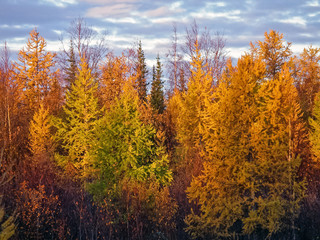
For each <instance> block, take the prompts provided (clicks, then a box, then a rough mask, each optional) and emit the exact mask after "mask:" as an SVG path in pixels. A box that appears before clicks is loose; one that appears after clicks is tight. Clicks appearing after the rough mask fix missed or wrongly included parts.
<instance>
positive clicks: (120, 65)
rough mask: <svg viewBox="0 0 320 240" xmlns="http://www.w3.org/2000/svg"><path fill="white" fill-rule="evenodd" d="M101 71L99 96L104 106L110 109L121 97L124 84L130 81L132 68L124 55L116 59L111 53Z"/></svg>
mask: <svg viewBox="0 0 320 240" xmlns="http://www.w3.org/2000/svg"><path fill="white" fill-rule="evenodd" d="M101 70H102V74H101V79H100V88H99V95H100V98H101V101H102V103H103V105H104V106H106V108H110V106H111V105H112V103H114V101H115V99H116V98H119V97H120V95H121V93H122V91H123V86H124V83H125V82H126V81H127V79H128V75H129V70H130V68H129V66H128V63H127V58H126V57H125V56H124V54H122V56H120V57H116V56H114V55H113V54H112V53H109V54H108V55H107V60H106V61H105V63H104V64H103V65H102V68H101Z"/></svg>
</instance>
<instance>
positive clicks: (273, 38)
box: [250, 30, 292, 78]
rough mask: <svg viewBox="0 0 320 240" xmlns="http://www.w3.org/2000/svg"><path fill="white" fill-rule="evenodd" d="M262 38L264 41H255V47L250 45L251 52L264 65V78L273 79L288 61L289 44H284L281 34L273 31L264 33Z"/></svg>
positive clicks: (290, 52) (289, 55)
mask: <svg viewBox="0 0 320 240" xmlns="http://www.w3.org/2000/svg"><path fill="white" fill-rule="evenodd" d="M264 37H265V39H264V41H257V42H256V45H254V44H252V43H250V45H251V51H252V52H254V53H255V54H257V55H258V56H259V57H262V59H263V61H264V62H265V63H266V68H267V73H266V76H267V77H268V78H273V77H275V76H276V74H277V73H279V72H280V70H281V67H282V65H283V64H284V63H285V62H288V60H289V59H290V57H291V55H292V51H291V49H290V46H291V43H290V42H285V40H284V39H283V34H280V33H279V32H276V31H274V30H271V31H270V32H269V33H268V32H265V34H264Z"/></svg>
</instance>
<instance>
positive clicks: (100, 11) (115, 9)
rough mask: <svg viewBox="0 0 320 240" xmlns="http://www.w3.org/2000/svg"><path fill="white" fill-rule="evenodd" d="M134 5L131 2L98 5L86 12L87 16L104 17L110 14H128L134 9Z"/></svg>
mask: <svg viewBox="0 0 320 240" xmlns="http://www.w3.org/2000/svg"><path fill="white" fill-rule="evenodd" d="M136 8H137V7H136V6H135V5H133V4H126V3H120V4H114V5H106V6H100V7H93V8H90V9H89V10H88V12H87V13H86V16H87V17H92V18H106V17H110V16H118V17H119V16H130V14H131V13H132V11H134V10H136Z"/></svg>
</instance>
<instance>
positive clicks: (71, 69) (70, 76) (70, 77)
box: [65, 40, 78, 89]
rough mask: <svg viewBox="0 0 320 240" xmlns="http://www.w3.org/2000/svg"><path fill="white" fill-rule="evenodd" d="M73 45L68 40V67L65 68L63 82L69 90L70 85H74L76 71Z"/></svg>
mask: <svg viewBox="0 0 320 240" xmlns="http://www.w3.org/2000/svg"><path fill="white" fill-rule="evenodd" d="M73 45H74V44H73V42H72V40H70V47H69V55H68V59H67V62H68V63H69V66H67V67H66V70H65V74H66V77H65V80H66V81H67V86H68V87H69V89H70V88H71V86H72V84H74V81H75V79H76V75H77V70H78V69H77V63H76V58H75V53H74V46H73Z"/></svg>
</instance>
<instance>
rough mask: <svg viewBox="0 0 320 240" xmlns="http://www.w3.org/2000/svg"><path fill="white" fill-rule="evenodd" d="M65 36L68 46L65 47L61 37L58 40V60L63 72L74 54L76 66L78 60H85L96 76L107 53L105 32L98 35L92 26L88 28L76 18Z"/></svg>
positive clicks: (81, 19) (81, 20)
mask: <svg viewBox="0 0 320 240" xmlns="http://www.w3.org/2000/svg"><path fill="white" fill-rule="evenodd" d="M66 34H67V35H68V40H69V42H68V43H69V45H68V46H66V42H65V40H64V38H63V36H61V38H60V41H61V43H62V51H61V53H60V55H59V60H60V67H61V68H62V70H63V72H65V71H66V70H67V69H68V68H69V67H70V59H71V58H72V56H71V55H72V54H74V60H75V62H76V65H77V66H78V64H79V62H80V58H85V59H86V60H87V63H88V65H89V67H90V68H91V69H92V72H93V73H94V74H98V71H99V64H100V62H101V60H102V58H103V57H104V56H105V55H106V54H107V51H108V48H107V46H106V32H104V33H102V34H100V33H98V32H97V31H95V30H94V29H93V27H92V26H88V24H87V23H86V21H85V20H84V19H83V18H77V19H74V20H73V21H72V22H71V24H70V27H69V28H68V29H67V30H66ZM71 48H72V50H71ZM71 52H72V53H71Z"/></svg>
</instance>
